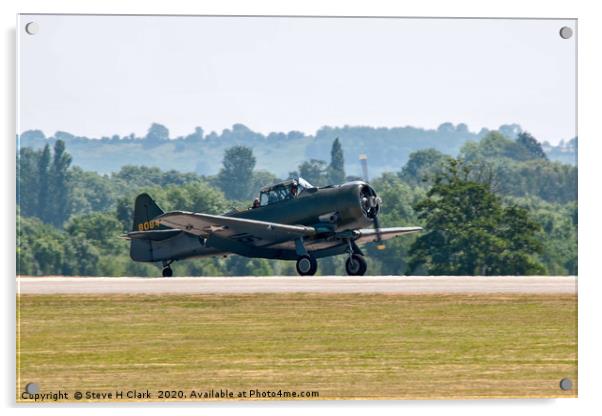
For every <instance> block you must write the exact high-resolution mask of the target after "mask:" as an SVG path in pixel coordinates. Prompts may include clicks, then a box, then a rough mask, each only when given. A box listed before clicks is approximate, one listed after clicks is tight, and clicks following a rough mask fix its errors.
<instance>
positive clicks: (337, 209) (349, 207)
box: [152, 181, 378, 261]
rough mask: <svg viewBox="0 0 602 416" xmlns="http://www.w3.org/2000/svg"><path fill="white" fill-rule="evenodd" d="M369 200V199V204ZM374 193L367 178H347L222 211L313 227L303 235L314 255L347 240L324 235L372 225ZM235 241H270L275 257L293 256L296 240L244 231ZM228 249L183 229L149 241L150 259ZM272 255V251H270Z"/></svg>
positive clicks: (259, 243)
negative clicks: (308, 234) (308, 235)
mask: <svg viewBox="0 0 602 416" xmlns="http://www.w3.org/2000/svg"><path fill="white" fill-rule="evenodd" d="M369 201H372V205H371V206H370V204H369ZM375 201H377V199H376V193H375V192H374V190H373V189H372V188H371V187H370V186H369V185H368V184H366V183H365V182H361V181H356V182H348V183H345V184H342V185H335V186H328V187H324V188H307V189H304V190H303V191H302V192H300V193H299V194H298V195H295V196H294V197H293V196H291V197H290V198H287V199H284V200H281V201H277V202H274V203H270V204H267V205H264V206H259V207H257V208H250V209H247V210H240V211H239V210H235V211H232V212H229V213H226V214H223V215H224V216H231V217H238V218H245V219H253V220H258V221H265V222H273V223H280V224H288V225H305V226H309V227H315V228H316V230H317V231H318V233H317V235H316V236H315V237H313V238H310V239H307V240H306V241H305V246H306V248H307V250H308V251H311V252H312V253H313V254H314V255H315V256H316V257H323V256H329V255H334V254H340V253H342V252H344V250H345V248H346V245H345V243H344V242H342V241H341V240H340V239H328V238H323V236H324V235H332V234H333V233H338V232H342V231H347V230H356V229H360V228H365V227H369V226H371V225H372V217H371V215H374V214H375V213H376V212H377V211H378V203H376V202H375ZM236 238H237V241H239V242H244V243H246V244H251V245H256V246H258V247H259V246H263V247H270V248H274V249H276V250H277V251H278V254H277V256H276V257H274V258H280V259H288V260H292V259H295V258H297V255H296V254H295V243H294V241H290V240H286V241H272V242H267V241H258V240H255V239H253V238H252V237H249V238H248V240H247V237H246V236H245V235H240V236H237V237H236ZM227 254H229V253H228V252H225V251H223V250H219V249H217V248H215V247H212V246H211V245H209V244H206V241H205V239H203V238H202V237H197V236H193V235H191V234H188V233H185V232H182V233H180V234H178V235H177V236H175V237H173V238H171V239H169V240H164V241H157V242H154V243H153V250H152V261H161V260H180V259H185V258H191V257H207V256H218V255H227ZM270 258H271V257H270Z"/></svg>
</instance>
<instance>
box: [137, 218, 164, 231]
mask: <svg viewBox="0 0 602 416" xmlns="http://www.w3.org/2000/svg"><path fill="white" fill-rule="evenodd" d="M159 225H161V224H160V223H159V221H157V220H151V221H144V222H143V223H141V224H138V231H148V230H153V229H155V228H159Z"/></svg>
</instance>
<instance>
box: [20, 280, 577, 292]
mask: <svg viewBox="0 0 602 416" xmlns="http://www.w3.org/2000/svg"><path fill="white" fill-rule="evenodd" d="M17 293H20V294H203V293H205V294H211V293H214V294H227V293H231V294H240V293H398V294H419V293H425V294H445V293H475V294H476V293H532V294H576V293H577V277H575V276H525V277H520V276H419V277H418V276H408V277H406V276H364V277H346V276H317V277H316V276H314V277H296V276H290V277H288V276H287V277H275V276H270V277H174V278H138V277H61V276H50V277H18V278H17Z"/></svg>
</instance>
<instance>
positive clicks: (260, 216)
mask: <svg viewBox="0 0 602 416" xmlns="http://www.w3.org/2000/svg"><path fill="white" fill-rule="evenodd" d="M366 188H368V189H370V190H371V188H370V187H369V185H367V184H366V183H365V182H361V181H356V182H348V183H345V184H343V185H336V186H329V187H325V188H309V189H306V190H304V191H303V192H301V193H300V194H299V195H298V196H297V197H295V198H291V199H287V200H284V201H279V202H276V203H273V204H269V205H265V206H260V207H257V208H253V209H248V210H245V211H237V212H232V213H229V214H227V215H230V216H233V217H239V218H248V219H254V220H259V221H268V222H277V223H281V224H290V225H306V226H318V227H319V226H323V227H325V228H330V227H332V228H333V230H334V231H343V230H352V229H358V228H363V227H367V226H369V225H371V224H372V220H371V219H370V218H369V217H368V215H367V214H366V213H365V212H364V210H363V208H362V201H361V193H362V190H363V189H366ZM372 192H374V191H372ZM329 214H330V215H329Z"/></svg>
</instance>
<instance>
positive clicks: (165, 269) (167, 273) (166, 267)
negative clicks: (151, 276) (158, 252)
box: [161, 260, 173, 277]
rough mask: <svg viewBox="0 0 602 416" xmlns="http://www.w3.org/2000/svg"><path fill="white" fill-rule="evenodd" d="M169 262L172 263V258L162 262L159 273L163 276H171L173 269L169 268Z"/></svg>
mask: <svg viewBox="0 0 602 416" xmlns="http://www.w3.org/2000/svg"><path fill="white" fill-rule="evenodd" d="M171 263H173V260H170V261H164V262H163V270H162V271H161V274H162V275H163V277H171V276H173V270H172V269H171Z"/></svg>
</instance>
